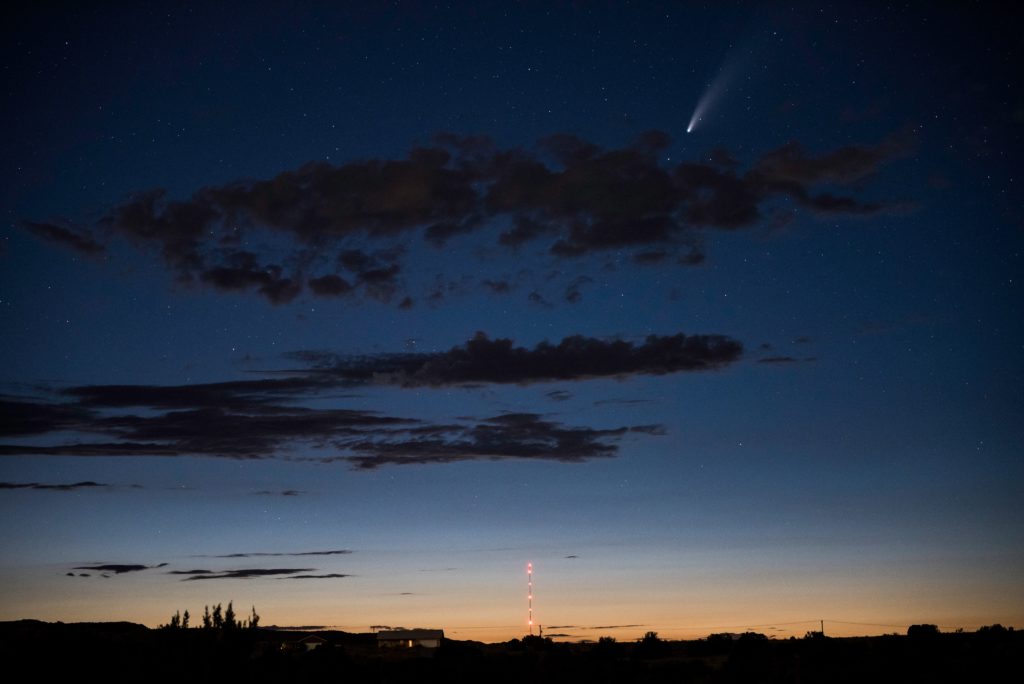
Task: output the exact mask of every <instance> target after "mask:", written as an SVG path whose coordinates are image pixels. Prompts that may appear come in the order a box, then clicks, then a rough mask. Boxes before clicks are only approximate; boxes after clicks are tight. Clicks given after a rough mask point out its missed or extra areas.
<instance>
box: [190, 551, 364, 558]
mask: <svg viewBox="0 0 1024 684" xmlns="http://www.w3.org/2000/svg"><path fill="white" fill-rule="evenodd" d="M350 553H352V551H351V550H350V549H336V550H330V551H291V552H288V551H278V552H266V551H256V552H252V553H227V554H223V555H216V556H196V557H197V558H265V557H277V556H347V555H348V554H350Z"/></svg>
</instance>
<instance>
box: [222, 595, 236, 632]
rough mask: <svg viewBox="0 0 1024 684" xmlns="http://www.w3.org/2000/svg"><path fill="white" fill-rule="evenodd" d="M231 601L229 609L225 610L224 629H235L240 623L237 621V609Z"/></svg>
mask: <svg viewBox="0 0 1024 684" xmlns="http://www.w3.org/2000/svg"><path fill="white" fill-rule="evenodd" d="M231 603H232V602H231V601H228V609H227V610H226V611H224V629H234V628H235V627H237V626H238V623H237V622H235V609H234V607H233V606H232V605H231ZM218 607H219V606H218Z"/></svg>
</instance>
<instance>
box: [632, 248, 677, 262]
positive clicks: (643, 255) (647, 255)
mask: <svg viewBox="0 0 1024 684" xmlns="http://www.w3.org/2000/svg"><path fill="white" fill-rule="evenodd" d="M668 256H669V253H668V251H666V250H664V249H658V250H651V251H647V252H637V253H636V254H634V255H633V261H634V262H636V263H638V264H640V265H641V266H652V265H654V264H660V263H662V262H663V261H665V259H667V258H668Z"/></svg>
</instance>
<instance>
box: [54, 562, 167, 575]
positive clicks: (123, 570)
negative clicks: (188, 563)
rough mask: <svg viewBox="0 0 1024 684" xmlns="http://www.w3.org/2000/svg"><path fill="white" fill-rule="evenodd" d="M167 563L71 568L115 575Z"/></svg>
mask: <svg viewBox="0 0 1024 684" xmlns="http://www.w3.org/2000/svg"><path fill="white" fill-rule="evenodd" d="M166 565H167V563H160V564H159V565H141V564H138V563H99V564H96V565H76V566H75V567H73V568H71V569H72V570H92V571H94V572H112V573H114V574H115V575H123V574H125V573H127V572H141V571H143V570H152V569H155V568H163V567H166Z"/></svg>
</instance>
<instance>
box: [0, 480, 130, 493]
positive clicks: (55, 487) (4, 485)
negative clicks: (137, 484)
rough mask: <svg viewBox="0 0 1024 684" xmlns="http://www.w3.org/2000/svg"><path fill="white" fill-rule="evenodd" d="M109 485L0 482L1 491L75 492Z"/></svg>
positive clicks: (91, 482)
mask: <svg viewBox="0 0 1024 684" xmlns="http://www.w3.org/2000/svg"><path fill="white" fill-rule="evenodd" d="M108 487H110V485H108V484H100V483H99V482H93V481H91V480H86V481H84V482H71V483H68V484H46V483H42V482H0V489H38V490H43V491H53V492H73V491H75V490H78V489H105V488H108Z"/></svg>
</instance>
